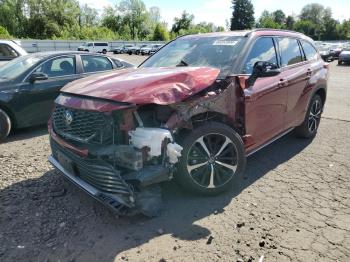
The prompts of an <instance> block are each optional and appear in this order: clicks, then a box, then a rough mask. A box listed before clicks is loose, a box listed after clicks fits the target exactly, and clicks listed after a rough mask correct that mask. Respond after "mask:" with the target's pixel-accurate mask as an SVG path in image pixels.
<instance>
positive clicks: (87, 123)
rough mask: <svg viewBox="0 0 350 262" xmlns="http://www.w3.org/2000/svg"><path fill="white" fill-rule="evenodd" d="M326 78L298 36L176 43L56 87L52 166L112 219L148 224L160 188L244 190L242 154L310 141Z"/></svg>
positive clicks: (236, 35)
mask: <svg viewBox="0 0 350 262" xmlns="http://www.w3.org/2000/svg"><path fill="white" fill-rule="evenodd" d="M276 47H279V48H276ZM327 77H328V64H327V63H325V62H324V61H323V60H322V59H321V57H320V56H319V54H318V52H317V50H316V48H315V46H314V44H313V40H312V39H311V38H309V37H306V36H305V35H303V34H300V33H296V32H292V31H283V30H273V29H271V30H268V29H265V30H263V29H256V30H250V31H237V32H224V33H211V34H200V35H198V34H196V35H187V36H182V37H179V38H177V39H176V40H174V41H172V42H170V43H169V44H167V45H166V46H165V47H163V48H162V49H160V50H159V51H158V52H157V53H155V54H154V55H153V56H151V57H149V58H148V59H147V60H146V61H145V62H144V63H143V64H141V65H140V66H139V67H138V68H136V69H131V70H123V71H120V72H111V73H108V74H105V75H103V76H99V77H94V76H93V77H88V78H85V79H82V80H78V81H76V82H72V83H70V84H68V85H67V86H65V87H64V88H63V90H62V93H61V95H60V96H59V97H58V99H57V100H56V106H55V109H54V112H53V115H52V118H51V119H50V121H49V130H50V131H49V132H50V141H51V148H52V156H50V158H49V161H50V162H51V163H52V164H53V165H54V166H55V167H56V168H57V169H58V170H59V171H60V172H61V173H62V174H63V175H64V176H66V177H67V178H68V179H70V180H71V181H73V182H74V183H75V184H76V185H78V186H80V187H81V188H83V189H84V190H85V191H86V192H88V193H90V194H91V195H92V196H94V197H95V198H97V199H98V200H100V201H101V202H103V203H104V204H106V205H107V206H109V207H111V208H112V209H113V210H114V211H115V212H116V213H119V214H134V213H136V212H142V213H143V214H145V215H148V216H152V215H155V214H157V211H158V210H159V207H160V202H161V194H160V183H161V182H164V181H169V180H171V179H172V178H173V177H174V178H175V179H176V180H177V181H178V182H179V184H180V185H181V186H182V187H184V188H186V189H188V190H189V191H190V192H193V193H194V192H196V193H200V194H207V195H212V194H218V193H221V192H223V191H225V190H228V189H231V188H232V186H233V185H234V183H239V181H241V180H239V178H240V177H241V175H242V174H243V172H244V169H245V165H246V158H247V156H250V155H252V154H253V153H255V152H256V151H258V150H260V149H261V148H263V147H265V146H266V145H268V144H270V143H271V142H273V141H275V140H276V139H278V138H280V137H282V136H283V135H285V134H287V133H289V132H290V131H292V130H295V132H296V134H297V135H298V136H300V137H304V138H313V137H314V136H315V135H316V133H317V129H318V126H319V123H320V120H321V114H322V111H323V106H324V104H325V101H326V92H327Z"/></svg>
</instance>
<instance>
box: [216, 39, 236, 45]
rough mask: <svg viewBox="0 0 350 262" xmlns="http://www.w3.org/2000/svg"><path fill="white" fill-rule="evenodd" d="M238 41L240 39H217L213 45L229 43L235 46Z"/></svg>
mask: <svg viewBox="0 0 350 262" xmlns="http://www.w3.org/2000/svg"><path fill="white" fill-rule="evenodd" d="M237 43H238V41H235V40H216V41H215V42H214V43H213V45H229V46H234V45H236V44H237Z"/></svg>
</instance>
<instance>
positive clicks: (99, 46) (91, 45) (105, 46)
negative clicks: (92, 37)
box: [78, 42, 110, 54]
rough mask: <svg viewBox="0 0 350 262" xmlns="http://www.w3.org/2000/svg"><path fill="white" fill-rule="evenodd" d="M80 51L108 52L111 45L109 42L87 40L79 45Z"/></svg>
mask: <svg viewBox="0 0 350 262" xmlns="http://www.w3.org/2000/svg"><path fill="white" fill-rule="evenodd" d="M78 51H85V52H90V53H103V54H106V53H107V52H109V51H110V47H109V43H107V42H86V43H84V44H83V45H81V46H79V47H78Z"/></svg>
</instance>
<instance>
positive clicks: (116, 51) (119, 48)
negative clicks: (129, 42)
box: [112, 45, 124, 54]
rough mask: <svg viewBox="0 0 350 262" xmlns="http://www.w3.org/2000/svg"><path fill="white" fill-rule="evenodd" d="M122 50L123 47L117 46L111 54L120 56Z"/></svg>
mask: <svg viewBox="0 0 350 262" xmlns="http://www.w3.org/2000/svg"><path fill="white" fill-rule="evenodd" d="M123 50H124V45H120V46H117V47H115V48H113V50H112V52H113V54H122V53H123Z"/></svg>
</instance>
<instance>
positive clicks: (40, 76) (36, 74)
mask: <svg viewBox="0 0 350 262" xmlns="http://www.w3.org/2000/svg"><path fill="white" fill-rule="evenodd" d="M48 78H49V77H48V76H47V74H44V73H41V72H34V73H33V74H32V75H31V76H30V77H29V81H30V82H31V83H34V82H35V81H41V80H47V79H48Z"/></svg>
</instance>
